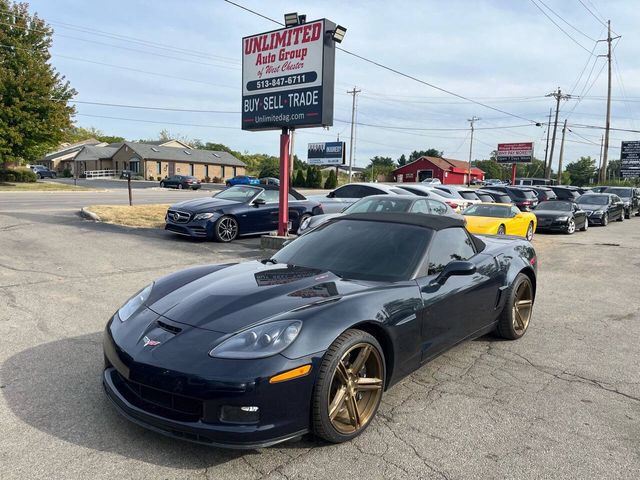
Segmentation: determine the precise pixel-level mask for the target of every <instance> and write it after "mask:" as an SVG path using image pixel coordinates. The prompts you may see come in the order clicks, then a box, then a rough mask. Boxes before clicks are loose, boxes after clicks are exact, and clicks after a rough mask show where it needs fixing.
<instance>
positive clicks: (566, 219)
mask: <svg viewBox="0 0 640 480" xmlns="http://www.w3.org/2000/svg"><path fill="white" fill-rule="evenodd" d="M556 220H557V221H558V222H566V221H568V220H569V217H558V218H556Z"/></svg>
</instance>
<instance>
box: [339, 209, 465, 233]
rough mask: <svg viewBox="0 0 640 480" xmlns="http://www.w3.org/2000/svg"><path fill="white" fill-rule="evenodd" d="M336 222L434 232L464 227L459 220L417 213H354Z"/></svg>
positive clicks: (462, 222)
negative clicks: (400, 225) (385, 224)
mask: <svg viewBox="0 0 640 480" xmlns="http://www.w3.org/2000/svg"><path fill="white" fill-rule="evenodd" d="M336 220H368V221H371V222H388V223H404V224H407V225H416V226H418V227H426V228H430V229H432V230H444V229H445V228H452V227H464V221H463V220H461V219H459V218H454V217H446V216H444V215H427V214H415V213H382V212H380V213H352V214H351V215H345V216H343V217H339V218H337V219H336Z"/></svg>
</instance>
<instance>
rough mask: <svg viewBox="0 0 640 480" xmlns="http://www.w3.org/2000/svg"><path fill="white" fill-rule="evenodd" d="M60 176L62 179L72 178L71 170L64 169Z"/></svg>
mask: <svg viewBox="0 0 640 480" xmlns="http://www.w3.org/2000/svg"><path fill="white" fill-rule="evenodd" d="M62 176H63V177H64V178H71V176H72V175H71V170H70V169H69V168H65V169H64V170H63V171H62Z"/></svg>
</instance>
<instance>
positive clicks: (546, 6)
mask: <svg viewBox="0 0 640 480" xmlns="http://www.w3.org/2000/svg"><path fill="white" fill-rule="evenodd" d="M538 1H539V2H540V3H541V4H542V5H544V6H545V8H546V9H547V10H549V11H550V12H551V13H553V14H554V15H555V16H556V17H558V18H559V19H560V20H561V21H562V22H564V24H565V25H567V26H569V27H570V28H572V29H573V30H574V31H576V32H578V33H579V34H580V35H582V36H583V37H585V38H587V39H588V40H591V41H592V42H595V41H596V39H595V38H591V37H590V36H589V35H587V34H586V33H584V32H583V31H582V30H580V29H579V28H576V27H574V26H573V25H572V24H570V23H569V22H567V21H566V20H565V19H564V17H562V15H559V14H558V13H556V12H555V11H554V10H553V9H552V8H551V7H550V6H549V5H547V4H546V3H544V2H543V1H542V0H538Z"/></svg>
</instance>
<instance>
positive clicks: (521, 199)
mask: <svg viewBox="0 0 640 480" xmlns="http://www.w3.org/2000/svg"><path fill="white" fill-rule="evenodd" d="M484 190H494V191H496V192H502V193H506V194H507V195H509V197H510V198H511V202H512V203H514V204H515V205H516V207H518V208H519V209H520V210H521V211H523V212H528V211H530V210H531V209H532V208H534V207H535V206H536V205H538V197H537V195H536V194H535V193H534V191H533V190H532V189H531V188H529V187H526V188H525V187H494V186H490V187H485V188H484Z"/></svg>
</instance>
